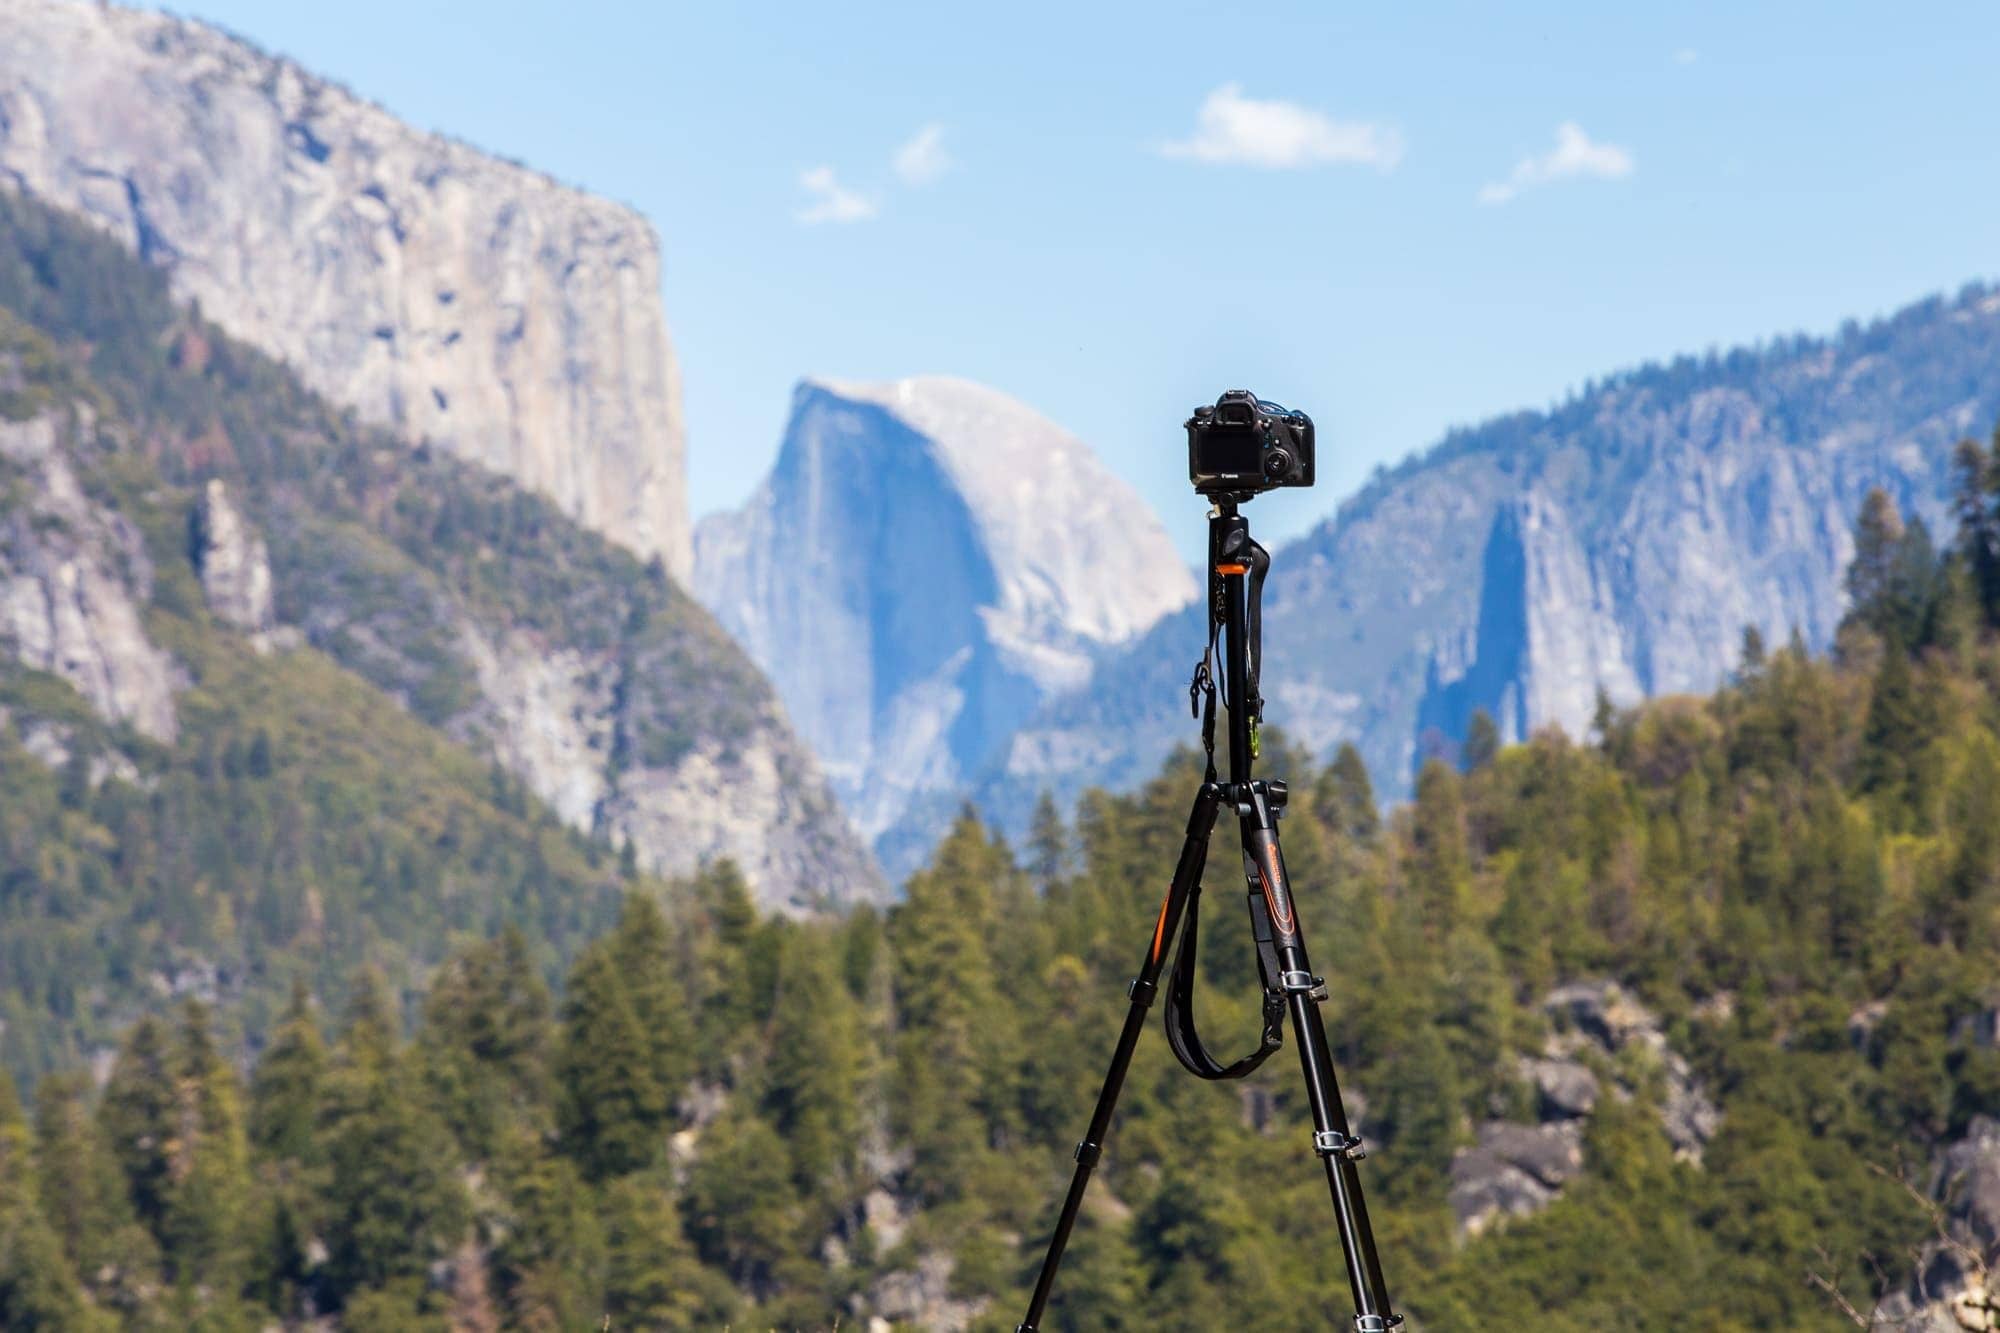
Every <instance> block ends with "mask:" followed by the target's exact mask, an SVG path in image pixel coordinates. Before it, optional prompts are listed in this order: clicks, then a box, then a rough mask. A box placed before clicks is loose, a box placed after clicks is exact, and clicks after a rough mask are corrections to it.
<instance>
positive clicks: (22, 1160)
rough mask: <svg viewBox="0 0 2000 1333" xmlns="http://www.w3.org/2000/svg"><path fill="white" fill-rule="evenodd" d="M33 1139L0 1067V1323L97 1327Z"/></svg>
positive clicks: (60, 1329)
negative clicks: (43, 1198)
mask: <svg viewBox="0 0 2000 1333" xmlns="http://www.w3.org/2000/svg"><path fill="white" fill-rule="evenodd" d="M33 1148H34V1144H33V1140H32V1137H31V1136H30V1134H29V1132H28V1126H27V1123H26V1121H25V1119H24V1118H23V1117H22V1114H21V1103H20V1099H19V1098H18V1097H17V1096H16V1095H15V1092H14V1083H13V1080H11V1079H10V1078H8V1077H7V1075H6V1074H5V1073H4V1072H0V1328H6V1329H21V1330H26V1331H31V1333H38V1331H39V1330H44V1329H46V1330H49V1333H66V1331H67V1330H70V1329H86V1328H94V1327H98V1326H99V1321H98V1320H97V1319H96V1318H95V1316H94V1312H92V1311H91V1310H90V1308H89V1307H88V1306H87V1305H86V1304H85V1302H84V1299H83V1293H82V1291H81V1290H79V1289H78V1287H77V1284H76V1277H75V1274H74V1273H73V1272H72V1271H71V1269H70V1266H69V1263H68V1262H67V1261H66V1259H65V1256H64V1254H63V1244H62V1239H61V1237H59V1236H58V1235H57V1233H56V1231H55V1229H54V1228H52V1227H51V1226H50V1225H49V1223H48V1221H47V1219H46V1218H45V1217H44V1216H43V1215H42V1210H41V1207H40V1190H39V1189H38V1187H37V1184H36V1180H35V1163H34V1153H33Z"/></svg>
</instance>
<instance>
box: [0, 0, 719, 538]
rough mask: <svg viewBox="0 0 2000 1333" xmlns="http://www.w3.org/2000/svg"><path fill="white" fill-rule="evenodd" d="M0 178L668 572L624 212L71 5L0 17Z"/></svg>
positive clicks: (651, 273)
mask: <svg viewBox="0 0 2000 1333" xmlns="http://www.w3.org/2000/svg"><path fill="white" fill-rule="evenodd" d="M385 39H387V40H392V39H390V38H385ZM0 180H4V181H11V182H12V183H14V184H15V185H16V186H17V187H19V188H21V189H23V190H26V191H29V192H31V193H33V194H35V195H37V196H39V197H40V198H43V199H45V200H48V201H49V202H51V203H54V204H57V205H59V206H61V207H63V208H65V209H68V210H70V211H72V212H75V213H77V214H79V215H81V216H83V217H86V218H88V219H90V221H91V222H92V224H93V225H95V226H97V227H99V228H101V229H103V230H104V231H105V232H106V233H107V234H109V235H111V236H114V237H116V238H117V239H118V240H119V241H120V242H121V243H122V244H123V245H124V246H125V247H126V248H127V249H129V250H130V251H132V252H133V253H135V254H137V255H139V256H140V257H141V258H143V259H145V260H147V261H148V262H149V263H154V264H158V265H161V266H163V267H164V268H166V269H167V270H168V272H170V273H171V275H172V283H173V291H174V294H175V295H176V296H178V297H180V298H182V299H183V300H191V301H195V302H198V303H199V305H200V307H201V311H202V313H203V315H204V316H206V317H207V318H209V319H211V320H213V321H215V323H216V324H218V325H219V326H221V327H222V328H223V329H224V330H225V331H227V332H228V333H230V334H231V335H232V336H234V337H237V338H240V339H242V340H244V341H245V342H248V343H250V344H252V345H254V346H256V347H258V348H261V349H262V350H263V351H265V352H267V353H269V354H271V355H272V356H274V357H276V358H277V359H279V360H281V361H283V362H284V363H286V364H287V365H288V366H290V367H291V368H292V369H293V370H294V371H295V372H296V373H297V374H298V375H299V376H300V377H301V378H302V379H303V380H304V381H305V382H306V384H307V385H309V386H310V387H311V388H313V389H315V390H316V391H318V392H319V393H321V394H323V395H324V396H325V397H327V398H328V399H330V400H331V401H333V402H334V403H337V404H339V405H341V406H344V407H351V408H353V409H354V410H355V411H356V412H357V413H358V414H359V416H360V418H361V419H362V420H363V421H366V422H369V423H372V424H376V425H382V426H386V427H389V428H391V429H393V430H394V431H395V432H396V433H397V434H399V435H401V436H403V437H405V438H406V439H412V440H415V439H424V440H428V441H430V442H431V443H432V444H433V445H435V446H436V447H438V448H440V449H443V450H445V451H447V452H450V453H452V454H455V455H457V456H459V457H462V458H466V459H469V460H471V461H474V462H477V463H480V464H482V465H483V466H485V467H487V468H490V469H492V470H493V471H495V472H499V473H502V474H504V475H506V476H510V477H513V478H515V479H516V480H518V481H519V482H521V484H523V485H524V486H527V487H529V488H531V489H533V490H536V491H539V492H541V493H542V494H545V495H547V496H549V497H550V498H551V499H552V500H554V501H555V502H556V504H557V506H558V507H559V508H560V509H561V510H562V511H563V512H564V513H565V514H568V515H569V516H571V517H573V518H576V519H578V520H580V521H581V522H582V523H583V524H584V525H585V526H587V527H589V528H591V529H593V530H595V531H597V532H601V533H603V534H605V535H606V536H608V537H610V538H611V539H612V540H614V541H616V542H619V543H621V544H623V545H625V546H627V547H630V548H631V549H632V550H634V551H637V552H638V553H639V554H640V555H641V556H642V557H645V556H651V555H658V556H659V557H660V558H661V559H662V560H663V561H664V562H665V564H666V567H667V569H668V571H669V572H671V573H673V574H674V575H676V576H679V577H684V576H685V575H686V573H687V570H688V568H689V563H690V555H689V530H688V516H687V491H686V476H685V469H684V460H683V440H682V421H681V403H680V379H679V372H678V370H677V369H676V366H675V362H674V356H673V351H672V348H671V346H670V345H669V343H668V339H667V330H666V323H665V318H664V315H663V313H662V310H661V306H660V298H659V288H660V281H659V279H660V252H659V244H658V241H657V239H656V238H655V237H654V235H653V232H652V230H651V228H650V227H649V226H648V225H647V223H646V221H645V220H644V219H643V218H641V217H640V216H639V215H638V214H636V213H634V212H633V211H632V210H630V209H628V208H624V207H621V206H619V205H617V204H612V203H608V202H606V201H604V200H602V199H597V198H594V197H592V196H590V195H587V194H584V193H582V192H581V191H578V190H574V189H569V188H566V187H564V186H562V185H559V184H557V183H556V182H554V181H552V180H550V179H548V178H547V177H546V176H542V175H540V174H538V173H536V172H533V171H530V170H528V169H527V168H525V167H521V166H519V165H516V164H513V163H509V162H503V161H500V160H497V159H495V158H493V157H490V156H488V155H486V154H484V153H481V152H479V151H477V150H475V149H473V148H470V147H468V146H466V145H465V144H462V143H456V142H453V141H451V140H449V139H445V138H442V137H440V136H438V135H434V134H424V133H421V132H419V131H417V130H414V129H411V128H410V127H409V126H407V125H404V124H403V123H401V122H400V121H398V120H396V119H395V118H394V117H393V116H391V115H390V114H389V113H388V112H386V111H384V110H383V109H382V108H380V107H378V106H374V105H372V104H370V103H368V102H364V101H362V100H361V99H359V98H357V97H355V96H354V95H353V94H351V93H349V92H348V91H346V90H345V89H343V88H341V87H339V86H337V85H335V84H332V83H329V82H328V81H326V80H325V79H321V78H318V77H316V76H315V75H313V74H311V73H309V72H308V71H306V70H304V69H301V68H300V67H299V66H298V65H296V64H294V63H292V62H291V61H289V60H285V59H282V58H279V57H275V56H271V55H267V54H265V53H264V52H261V51H259V50H257V49H256V48H254V47H252V46H250V45H249V44H248V43H246V42H243V41H241V40H239V39H237V38H235V37H232V36H230V35H228V34H225V33H222V32H219V31H217V30H216V29H214V28H210V27H207V26H204V25H202V24H200V23H196V22H192V21H189V20H186V19H181V18H175V17H173V16H170V15H164V14H155V13H145V12H140V11H136V10H129V9H121V8H117V7H114V6H110V5H103V4H91V3H83V2H82V0H8V3H7V4H5V5H0Z"/></svg>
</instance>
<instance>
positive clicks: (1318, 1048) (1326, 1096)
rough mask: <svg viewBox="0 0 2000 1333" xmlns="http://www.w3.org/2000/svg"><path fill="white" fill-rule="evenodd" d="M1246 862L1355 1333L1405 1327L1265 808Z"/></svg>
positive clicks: (1250, 822)
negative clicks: (1286, 1014) (1288, 1019)
mask: <svg viewBox="0 0 2000 1333" xmlns="http://www.w3.org/2000/svg"><path fill="white" fill-rule="evenodd" d="M1242 830H1243V859H1244V862H1245V868H1246V869H1247V870H1248V871H1249V872H1250V882H1251V884H1252V885H1253V886H1254V887H1257V888H1261V889H1262V891H1263V895H1264V902H1265V905H1266V907H1267V908H1268V909H1269V912H1270V917H1271V925H1272V933H1273V935H1274V936H1275V943H1276V944H1277V947H1278V958H1279V961H1280V962H1281V963H1282V964H1283V967H1284V972H1283V974H1282V984H1283V986H1284V991H1285V1004H1286V1007H1287V1008H1288V1009H1290V1011H1291V1015H1292V1032H1293V1035H1294V1036H1296V1037H1297V1038H1298V1046H1299V1064H1300V1065H1301V1066H1302V1067H1303V1069H1304V1070H1305V1076H1306V1096H1307V1099H1308V1100H1309V1101H1310V1103H1311V1105H1312V1118H1313V1151H1314V1152H1316V1153H1318V1154H1319V1157H1320V1161H1321V1162H1323V1163H1324V1164H1325V1166H1326V1182H1327V1186H1328V1188H1329V1189H1331V1190H1332V1192H1333V1211H1334V1217H1335V1221H1336V1223H1337V1224H1338V1226H1339V1228H1340V1247H1341V1250H1342V1251H1343V1252H1344V1254H1345V1256H1346V1259H1347V1281H1348V1285H1349V1287H1350V1288H1352V1290H1353V1295H1354V1327H1355V1329H1356V1333H1381V1331H1382V1330H1387V1329H1390V1328H1394V1327H1396V1326H1397V1325H1399V1324H1401V1323H1402V1322H1403V1320H1402V1316H1401V1315H1397V1314H1393V1313H1391V1311H1390V1307H1389V1291H1388V1287H1387V1285H1386V1284H1385V1283H1384V1282H1383V1280H1382V1261H1381V1259H1380V1258H1379V1257H1378V1256H1377V1254H1376V1252H1375V1233H1374V1230H1373V1229H1372V1228H1371V1227H1370V1226H1369V1225H1368V1203H1367V1200H1366V1199H1364V1198H1363V1197H1362V1194H1361V1173H1360V1171H1359V1170H1358V1169H1357V1167H1356V1166H1355V1163H1356V1162H1358V1161H1359V1160H1360V1159H1361V1156H1362V1152H1361V1140H1360V1139H1358V1138H1356V1137H1355V1136H1354V1135H1353V1134H1352V1133H1351V1132H1350V1131H1349V1129H1348V1125H1347V1111H1346V1109H1345V1108H1344V1107H1342V1106H1341V1104H1340V1085H1339V1083H1338V1082H1337V1081H1336V1079H1335V1078H1334V1073H1333V1055H1332V1053H1331V1051H1330V1050H1329V1049H1328V1047H1327V1041H1326V1023H1325V1021H1324V1020H1323V1019H1322V1018H1321V1017H1320V1012H1319V1006H1320V1001H1321V1000H1323V999H1325V998H1326V987H1325V985H1324V983H1322V982H1321V981H1320V979H1319V978H1318V977H1316V976H1314V975H1313V973H1312V962H1311V960H1310V959H1308V958H1307V956H1306V942H1305V938H1304V936H1303V935H1302V934H1301V933H1300V930H1299V922H1298V914H1297V910H1296V905H1295V903H1294V901H1293V899H1292V894H1291V882H1290V881H1289V880H1287V879H1286V878H1285V856H1284V852H1283V851H1282V850H1281V849H1280V848H1279V846H1278V830H1277V827H1276V824H1275V821H1274V820H1273V819H1272V817H1271V814H1270V811H1269V810H1268V808H1267V807H1266V806H1265V804H1264V802H1263V801H1262V800H1259V801H1257V802H1256V803H1255V805H1254V807H1253V813H1251V814H1249V815H1246V816H1244V818H1243V821H1242Z"/></svg>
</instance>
